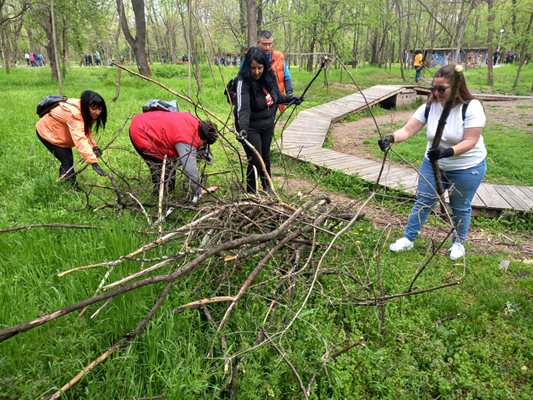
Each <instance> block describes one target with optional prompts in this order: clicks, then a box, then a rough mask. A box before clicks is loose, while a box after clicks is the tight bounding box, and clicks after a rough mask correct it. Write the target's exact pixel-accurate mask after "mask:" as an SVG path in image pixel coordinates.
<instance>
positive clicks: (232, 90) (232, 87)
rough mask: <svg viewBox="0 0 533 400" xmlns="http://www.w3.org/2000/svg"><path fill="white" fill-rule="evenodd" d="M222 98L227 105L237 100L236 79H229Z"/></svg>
mask: <svg viewBox="0 0 533 400" xmlns="http://www.w3.org/2000/svg"><path fill="white" fill-rule="evenodd" d="M224 96H225V97H226V101H227V102H228V103H229V104H235V99H236V98H237V77H235V78H233V79H231V80H230V81H229V82H228V83H227V85H226V87H225V88H224Z"/></svg>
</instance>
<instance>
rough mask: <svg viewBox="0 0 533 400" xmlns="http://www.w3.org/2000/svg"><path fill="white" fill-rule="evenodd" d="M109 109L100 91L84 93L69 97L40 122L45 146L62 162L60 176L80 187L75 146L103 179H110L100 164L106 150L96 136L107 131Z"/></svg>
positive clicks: (37, 128) (38, 134) (38, 129)
mask: <svg viewBox="0 0 533 400" xmlns="http://www.w3.org/2000/svg"><path fill="white" fill-rule="evenodd" d="M106 122H107V107H106V104H105V101H104V99H103V98H102V96H100V95H99V94H98V93H96V92H92V91H90V90H86V91H84V92H83V93H82V94H81V96H80V98H79V99H71V98H68V99H67V100H66V101H62V102H61V103H59V105H58V106H56V107H54V108H52V109H51V110H50V111H49V112H48V113H47V114H45V115H44V116H43V117H42V118H40V119H39V121H38V122H37V125H36V130H37V136H38V137H39V140H40V141H41V142H42V143H43V144H44V146H45V147H46V148H47V149H48V150H49V151H50V152H51V153H52V154H53V155H54V157H55V158H57V159H58V160H59V162H60V163H61V166H60V168H59V176H60V177H61V176H64V178H65V179H66V180H67V181H68V182H70V183H72V184H73V185H74V186H76V176H75V171H74V157H73V155H72V147H76V149H77V150H78V152H79V153H80V154H81V156H82V157H83V159H84V160H85V162H86V163H88V164H90V165H91V167H92V168H93V169H94V170H95V171H96V172H97V173H98V174H99V175H101V176H106V173H105V172H104V170H103V169H102V168H101V167H100V166H99V165H98V163H97V158H98V157H100V156H101V155H102V150H101V149H100V148H99V147H98V144H97V143H96V141H95V140H94V138H93V136H92V129H93V127H94V126H95V125H96V126H95V128H96V129H95V130H96V132H98V130H99V129H100V128H105V124H106Z"/></svg>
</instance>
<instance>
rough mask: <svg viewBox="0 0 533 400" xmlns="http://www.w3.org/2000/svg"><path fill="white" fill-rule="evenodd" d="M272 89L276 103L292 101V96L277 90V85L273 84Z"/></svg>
mask: <svg viewBox="0 0 533 400" xmlns="http://www.w3.org/2000/svg"><path fill="white" fill-rule="evenodd" d="M272 90H273V91H274V93H275V94H276V98H277V99H278V100H277V101H276V103H277V104H288V103H290V102H291V101H292V96H284V95H282V94H281V92H280V91H279V88H278V85H275V86H274V87H273V88H272Z"/></svg>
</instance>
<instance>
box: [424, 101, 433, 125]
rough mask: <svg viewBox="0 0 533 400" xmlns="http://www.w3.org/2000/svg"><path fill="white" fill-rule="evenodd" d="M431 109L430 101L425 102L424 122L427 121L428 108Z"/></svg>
mask: <svg viewBox="0 0 533 400" xmlns="http://www.w3.org/2000/svg"><path fill="white" fill-rule="evenodd" d="M430 109H431V103H427V104H426V109H425V110H424V118H425V119H426V124H427V122H428V116H429V110H430Z"/></svg>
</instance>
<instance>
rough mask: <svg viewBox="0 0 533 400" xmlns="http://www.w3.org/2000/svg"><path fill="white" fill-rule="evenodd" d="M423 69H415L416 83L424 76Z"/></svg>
mask: <svg viewBox="0 0 533 400" xmlns="http://www.w3.org/2000/svg"><path fill="white" fill-rule="evenodd" d="M422 68H423V67H415V82H418V80H419V79H420V75H421V74H422Z"/></svg>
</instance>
